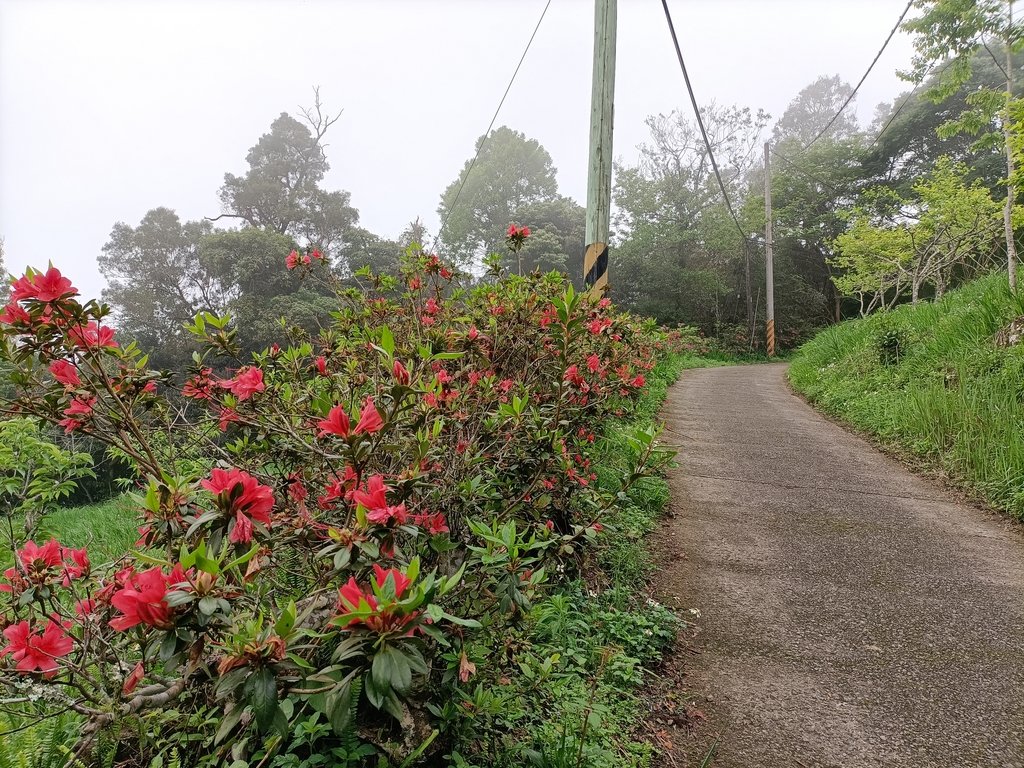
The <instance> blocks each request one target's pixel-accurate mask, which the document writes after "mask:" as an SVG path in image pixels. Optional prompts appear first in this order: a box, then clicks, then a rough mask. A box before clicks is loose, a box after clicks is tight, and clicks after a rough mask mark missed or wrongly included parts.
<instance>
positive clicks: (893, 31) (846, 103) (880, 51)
mask: <svg viewBox="0 0 1024 768" xmlns="http://www.w3.org/2000/svg"><path fill="white" fill-rule="evenodd" d="M913 4H914V0H909V2H908V3H907V7H906V8H904V9H903V13H901V14H900V17H899V19H898V20H897V21H896V26H894V27H893V28H892V29H891V30H890V31H889V36H888V37H887V38H885V42H884V43H882V47H881V48H879V49H878V53H876V54H875V58H874V59H872V60H871V64H870V65H869V66H868V70H867V72H865V73H864V76H863V77H862V78H861V79H860V82H859V83H857V86H856V87H855V88H854V89H853V90H852V91H851V92H850V95H849V96H848V97H847V98H846V101H844V102H843V106H841V107H840V108H839V111H838V112H836V113H835V114H834V115H833V116H832V119H831V120H829V121H828V125H826V126H825V127H824V128H822V129H821V131H820V132H819V133H818V135H817V136H815V137H814V138H813V139H811V140H810V141H809V142H808V143H807V146H805V147H804V148H803V149H802V150H801V152H805V151H807V150H808V149H809V148H810V146H811V144H813V143H814V142H816V141H817V140H818V139H820V138H821V137H822V136H824V135H825V134H826V133H828V129H829V128H831V127H832V126H833V125H834V124H835V122H836V120H838V119H839V116H840V115H841V114H843V110H845V109H846V108H847V107H848V106H850V102H852V101H853V99H854V97H855V96H856V95H857V91H859V90H860V87H861V86H862V85H864V81H865V80H867V79H868V75H870V74H871V70H872V69H874V67H875V64H877V63H878V60H879V59H880V58H881V57H882V54H883V53H884V52H885V49H886V48H887V47H888V45H889V41H890V40H892V38H893V35H895V34H896V30H898V29H899V28H900V25H901V24H902V23H903V19H904V18H905V17H906V15H907V13H909V12H910V7H911V6H912V5H913Z"/></svg>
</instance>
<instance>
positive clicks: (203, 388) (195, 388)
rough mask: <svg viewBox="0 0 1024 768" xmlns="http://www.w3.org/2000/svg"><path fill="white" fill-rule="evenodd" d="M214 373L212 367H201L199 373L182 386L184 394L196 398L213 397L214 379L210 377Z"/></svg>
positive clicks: (207, 398)
mask: <svg viewBox="0 0 1024 768" xmlns="http://www.w3.org/2000/svg"><path fill="white" fill-rule="evenodd" d="M212 373H213V369H211V368H203V369H201V370H200V371H199V373H197V374H195V375H194V376H192V377H191V378H190V379H189V380H188V381H186V382H185V386H183V387H182V388H181V394H182V396H183V397H191V398H192V399H194V400H209V399H210V398H211V397H213V380H212V379H211V378H210V374H212Z"/></svg>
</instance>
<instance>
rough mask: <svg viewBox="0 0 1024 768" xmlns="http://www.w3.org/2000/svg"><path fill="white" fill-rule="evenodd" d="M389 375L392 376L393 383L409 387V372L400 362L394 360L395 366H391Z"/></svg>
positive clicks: (410, 378) (410, 379)
mask: <svg viewBox="0 0 1024 768" xmlns="http://www.w3.org/2000/svg"><path fill="white" fill-rule="evenodd" d="M391 373H392V374H394V377H395V381H397V382H398V383H399V384H402V385H403V386H406V387H407V386H409V382H410V381H412V377H411V376H410V375H409V370H408V369H407V368H406V367H405V366H404V365H402V362H401V361H400V360H395V364H394V365H393V366H391Z"/></svg>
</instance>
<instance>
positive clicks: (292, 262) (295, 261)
mask: <svg viewBox="0 0 1024 768" xmlns="http://www.w3.org/2000/svg"><path fill="white" fill-rule="evenodd" d="M284 265H285V266H286V267H287V268H288V269H295V268H296V267H297V266H299V252H298V251H292V252H291V253H289V254H288V255H287V256H286V257H285V259H284Z"/></svg>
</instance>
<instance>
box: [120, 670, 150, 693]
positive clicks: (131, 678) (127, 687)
mask: <svg viewBox="0 0 1024 768" xmlns="http://www.w3.org/2000/svg"><path fill="white" fill-rule="evenodd" d="M145 676H146V668H145V667H144V666H143V665H142V662H141V661H140V662H139V663H138V664H136V665H135V668H134V669H133V670H132V671H131V672H130V673H129V675H128V677H126V678H125V680H124V685H123V686H121V693H123V694H124V695H125V696H127V695H128V694H129V693H131V692H132V691H134V690H135V688H136V687H137V686H138V684H139V683H141V682H142V678H143V677H145Z"/></svg>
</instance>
